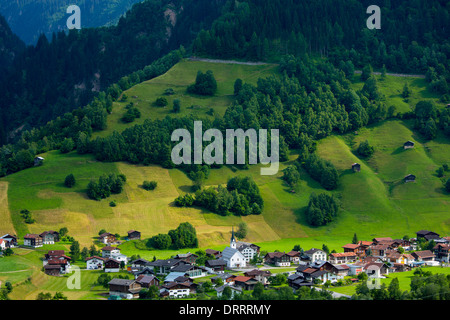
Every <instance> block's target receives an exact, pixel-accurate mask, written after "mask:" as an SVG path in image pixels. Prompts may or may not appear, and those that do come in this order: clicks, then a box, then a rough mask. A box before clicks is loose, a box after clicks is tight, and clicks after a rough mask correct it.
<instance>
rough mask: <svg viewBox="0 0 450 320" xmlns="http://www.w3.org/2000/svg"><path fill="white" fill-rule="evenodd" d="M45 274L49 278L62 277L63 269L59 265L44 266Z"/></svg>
mask: <svg viewBox="0 0 450 320" xmlns="http://www.w3.org/2000/svg"><path fill="white" fill-rule="evenodd" d="M44 273H45V274H46V275H49V276H60V275H61V268H60V266H58V265H50V264H47V265H45V266H44Z"/></svg>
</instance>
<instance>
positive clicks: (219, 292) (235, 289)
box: [215, 284, 242, 299]
mask: <svg viewBox="0 0 450 320" xmlns="http://www.w3.org/2000/svg"><path fill="white" fill-rule="evenodd" d="M227 287H228V288H230V289H231V297H230V298H231V299H233V298H234V297H235V296H236V295H238V294H242V289H241V288H240V287H236V286H232V285H229V284H224V285H223V286H220V287H218V288H215V290H216V292H217V297H218V298H220V297H222V294H223V291H224V290H225V288H227Z"/></svg>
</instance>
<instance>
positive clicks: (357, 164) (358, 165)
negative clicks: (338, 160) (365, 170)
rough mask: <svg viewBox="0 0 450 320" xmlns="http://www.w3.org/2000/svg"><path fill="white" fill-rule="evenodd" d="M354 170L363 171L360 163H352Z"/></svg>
mask: <svg viewBox="0 0 450 320" xmlns="http://www.w3.org/2000/svg"><path fill="white" fill-rule="evenodd" d="M352 170H353V172H360V171H361V165H360V164H359V163H354V164H352Z"/></svg>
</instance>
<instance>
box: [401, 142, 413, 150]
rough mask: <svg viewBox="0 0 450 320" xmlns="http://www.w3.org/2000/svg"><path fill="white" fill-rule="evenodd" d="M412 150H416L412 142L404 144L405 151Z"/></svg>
mask: <svg viewBox="0 0 450 320" xmlns="http://www.w3.org/2000/svg"><path fill="white" fill-rule="evenodd" d="M412 148H414V142H412V141H406V142H405V143H404V144H403V149H405V150H406V149H412Z"/></svg>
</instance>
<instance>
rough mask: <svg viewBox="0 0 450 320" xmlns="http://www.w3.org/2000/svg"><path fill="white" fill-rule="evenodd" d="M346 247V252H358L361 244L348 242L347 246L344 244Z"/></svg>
mask: <svg viewBox="0 0 450 320" xmlns="http://www.w3.org/2000/svg"><path fill="white" fill-rule="evenodd" d="M342 248H344V253H354V254H355V255H356V253H357V252H358V248H359V245H358V244H356V243H348V244H346V245H345V246H342Z"/></svg>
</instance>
